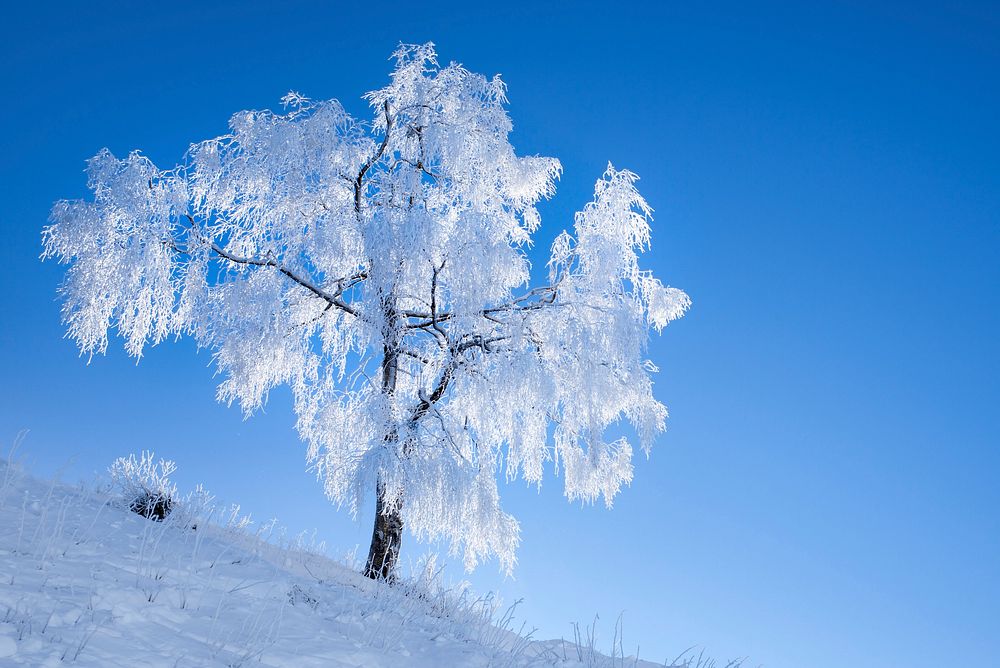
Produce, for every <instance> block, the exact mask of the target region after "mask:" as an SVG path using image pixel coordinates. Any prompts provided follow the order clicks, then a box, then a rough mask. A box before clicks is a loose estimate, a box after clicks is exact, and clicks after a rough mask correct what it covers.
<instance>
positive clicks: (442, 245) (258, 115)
mask: <svg viewBox="0 0 1000 668" xmlns="http://www.w3.org/2000/svg"><path fill="white" fill-rule="evenodd" d="M394 55H395V59H396V67H395V70H394V71H393V73H392V76H391V81H390V83H389V85H387V86H386V87H385V88H382V89H380V90H376V91H373V92H371V93H368V94H367V95H366V96H365V98H366V99H367V101H368V102H369V103H370V104H371V107H372V109H373V111H374V118H373V120H372V121H371V122H370V123H364V122H359V121H357V120H355V119H353V118H351V116H349V115H348V113H347V112H346V111H345V110H344V108H343V107H342V106H341V105H340V103H338V102H337V101H335V100H330V101H327V102H317V101H313V100H310V99H307V98H304V97H302V96H301V95H299V94H297V93H289V94H288V95H287V96H286V97H285V98H283V102H284V104H285V106H286V112H287V113H284V114H276V113H273V112H270V111H244V112H241V113H238V114H236V115H235V116H233V117H232V119H231V121H230V128H231V131H230V132H229V133H228V134H226V135H223V136H221V137H217V138H215V139H210V140H208V141H203V142H200V143H196V144H193V145H192V146H191V147H190V149H189V151H188V152H187V154H186V156H185V159H184V161H183V162H182V164H180V165H178V166H176V167H174V168H172V169H169V170H166V171H164V170H160V169H158V168H157V167H156V166H155V165H154V164H153V163H152V162H151V161H150V160H149V159H148V158H147V157H145V156H143V155H141V154H140V153H138V152H134V153H131V154H130V155H129V156H128V157H126V158H124V159H119V158H116V157H115V156H113V155H112V154H111V153H110V152H109V151H108V150H106V149H105V150H102V151H101V152H99V153H98V154H97V155H96V156H95V157H94V158H92V159H91V160H90V161H89V163H88V169H87V173H88V176H89V187H90V188H91V189H92V190H93V200H92V201H61V202H58V203H56V205H55V206H54V208H53V211H52V216H51V225H49V226H48V227H46V228H45V230H44V233H43V237H44V239H43V240H44V246H45V251H44V254H43V257H45V258H57V259H58V260H59V261H60V262H63V263H67V264H69V265H70V266H69V269H68V272H67V277H66V281H65V283H64V285H63V287H62V288H61V294H62V297H63V299H64V304H63V315H64V319H65V322H66V324H67V328H68V333H69V335H70V336H71V337H72V338H73V339H74V340H75V342H76V344H77V345H78V347H79V349H80V351H81V354H85V355H87V356H88V358H92V357H93V354H94V353H104V352H105V351H106V349H107V345H108V332H109V330H110V329H116V330H117V332H118V333H119V335H120V336H121V337H122V338H123V339H124V345H125V349H126V350H127V351H128V353H129V354H131V355H133V356H135V357H136V358H140V357H141V356H142V352H143V349H144V347H145V346H146V345H155V344H157V343H159V342H161V341H163V340H164V339H166V338H168V337H174V336H181V335H189V336H192V337H194V339H195V340H196V341H197V342H198V344H199V345H200V346H203V347H205V348H208V349H210V350H211V351H212V352H213V355H214V358H213V359H214V363H215V365H216V366H217V368H218V371H219V372H220V374H221V375H222V377H223V380H222V383H221V384H220V386H219V390H218V398H219V400H221V401H224V402H227V403H229V404H231V403H232V402H234V401H235V402H237V403H239V404H240V405H241V406H242V408H243V410H244V411H245V412H246V413H247V414H250V413H252V412H253V411H254V410H255V409H258V408H260V407H261V406H262V405H263V404H264V403H265V401H266V399H267V395H268V392H269V391H270V390H271V389H272V388H274V387H276V386H279V385H283V384H284V385H288V386H289V387H290V388H291V390H292V393H293V396H294V406H295V413H296V416H297V430H298V433H299V434H300V436H301V438H302V439H303V440H304V441H305V442H306V444H307V445H308V460H309V462H311V464H312V466H313V467H315V470H316V472H317V475H318V476H319V477H320V479H321V480H322V481H323V482H324V484H325V491H326V493H327V495H328V496H329V498H330V499H331V500H332V501H333V502H335V503H336V504H338V505H344V504H346V505H347V506H348V508H349V509H350V511H351V512H352V514H354V515H355V516H356V515H357V512H358V509H359V508H360V507H361V505H362V503H363V502H364V500H365V498H366V495H370V494H371V493H372V491H374V492H375V503H376V517H375V526H374V531H373V536H372V542H371V549H370V551H369V554H368V560H367V565H366V573H367V574H368V575H369V576H370V577H373V578H391V577H392V576H393V573H394V567H395V564H396V560H397V557H398V553H399V547H400V541H401V534H402V529H403V525H404V523H405V524H406V525H407V526H408V527H409V528H410V530H411V531H412V532H413V533H414V534H415V535H416V536H417V537H418V538H421V539H431V540H434V539H445V540H447V541H449V542H450V546H451V550H452V551H453V552H455V553H461V554H463V556H464V562H465V565H466V567H467V568H470V569H471V568H473V567H474V566H475V565H476V564H477V563H478V562H479V561H480V560H481V559H483V558H485V557H489V556H496V557H498V558H499V560H500V562H501V564H502V565H503V566H504V567H505V568H507V569H510V568H511V567H512V566H513V564H514V561H515V548H516V545H517V543H518V531H519V529H518V524H517V521H516V520H515V519H514V518H513V517H511V516H510V515H508V514H506V513H505V512H503V511H502V510H501V507H500V504H499V496H498V478H499V477H500V476H501V475H503V476H505V477H506V478H507V479H515V478H518V477H521V478H523V479H525V480H526V481H529V482H531V483H537V484H540V483H541V479H542V471H543V465H544V464H545V463H546V462H549V461H551V462H553V463H554V465H555V467H556V469H557V471H558V470H559V469H560V468H561V469H562V472H563V475H564V477H565V492H566V496H567V497H568V498H569V499H570V500H574V499H580V500H584V501H588V502H592V501H594V500H596V499H597V498H598V497H600V496H603V497H604V500H605V501H606V503H607V504H608V505H609V506H610V504H611V501H612V499H613V498H614V496H615V494H616V493H617V492H618V491H619V489H620V488H621V486H622V485H623V484H627V483H629V482H630V481H631V478H632V464H631V457H632V448H631V446H630V445H629V443H628V441H627V440H625V439H624V438H622V439H618V440H615V441H613V442H608V441H607V440H606V439H605V437H604V432H605V428H606V427H607V426H608V425H610V424H611V423H613V422H616V421H618V420H620V419H621V418H625V419H626V420H627V421H628V422H630V423H631V424H632V425H633V427H634V429H635V431H636V433H637V435H638V440H639V443H640V444H641V445H642V447H643V448H644V449H645V450H646V452H647V453H648V449H649V447H650V445H651V443H652V439H653V437H654V435H655V434H656V433H657V432H659V431H661V430H662V429H663V428H664V420H665V418H666V415H667V411H666V409H665V408H664V406H663V405H662V404H660V403H659V402H658V401H657V400H656V399H654V397H653V393H652V382H651V379H650V374H651V372H653V371H655V367H653V366H652V364H651V363H650V362H648V361H646V360H644V359H643V354H644V350H645V347H646V345H647V340H648V336H649V330H650V328H655V329H656V330H660V329H661V328H662V327H663V326H664V325H666V324H667V323H668V322H669V321H671V320H673V319H675V318H678V317H680V316H681V315H682V314H683V313H684V312H685V310H686V309H687V308H688V306H689V305H690V300H689V299H688V297H687V295H685V294H684V293H683V292H681V291H680V290H677V289H674V288H670V287H665V286H664V285H663V284H662V283H661V282H660V281H659V280H657V279H656V278H654V277H653V276H652V275H651V274H650V273H649V272H646V271H642V270H640V268H639V264H638V259H637V253H639V252H641V251H642V250H644V249H646V248H647V247H648V244H649V234H650V228H649V220H650V214H651V209H650V208H649V206H648V205H647V204H646V202H645V201H644V200H643V198H642V197H641V196H640V195H639V193H638V192H637V190H636V188H635V181H636V178H637V177H636V176H635V175H634V174H632V173H631V172H628V171H619V170H616V169H614V168H613V167H611V166H609V167H608V169H607V171H606V172H605V174H604V175H603V177H602V178H601V179H600V180H598V181H597V186H596V191H595V194H594V199H593V201H592V202H590V203H589V204H587V205H586V207H585V208H584V209H583V211H581V212H580V213H578V214H577V215H576V219H575V224H574V228H573V234H572V235H571V234H570V233H568V232H563V233H561V234H560V235H559V236H558V237H557V238H556V239H555V241H554V243H553V244H552V251H551V259H550V260H549V262H548V283H547V284H546V285H543V286H540V287H535V288H533V289H528V286H529V274H530V265H529V261H528V259H527V257H526V249H527V247H528V246H529V245H530V243H531V235H532V233H534V232H535V231H536V230H537V228H538V226H539V223H540V219H539V214H538V212H537V211H536V209H535V205H536V204H537V203H538V202H539V200H540V199H541V198H545V197H549V196H551V195H552V194H553V193H554V182H555V180H556V179H557V178H558V177H559V175H560V171H561V167H560V165H559V162H558V161H556V160H554V159H552V158H543V157H519V156H517V155H515V153H514V150H513V147H512V146H511V145H510V143H509V141H508V135H509V133H510V131H511V122H510V118H509V117H508V115H507V112H506V109H505V105H506V101H507V100H506V95H505V90H506V87H505V85H504V83H503V82H502V81H501V80H500V79H499V77H495V78H493V79H487V78H485V77H483V76H481V75H478V74H474V73H472V72H469V71H467V70H466V69H464V68H463V67H462V66H461V65H457V64H450V65H448V66H447V67H441V66H439V65H438V63H437V60H436V54H435V51H434V48H433V45H431V44H426V45H422V46H402V47H400V49H399V50H398V51H397V52H396V53H395V54H394ZM553 425H554V426H553ZM550 430H551V434H550ZM550 443H551V445H550Z"/></svg>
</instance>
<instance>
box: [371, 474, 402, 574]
mask: <svg viewBox="0 0 1000 668" xmlns="http://www.w3.org/2000/svg"><path fill="white" fill-rule="evenodd" d="M376 497H377V498H376V501H375V528H374V529H373V530H372V544H371V547H370V548H369V549H368V562H367V563H366V564H365V575H367V576H368V577H370V578H371V579H373V580H386V581H387V582H392V581H393V580H395V579H396V562H397V561H399V547H400V544H401V543H402V541H403V518H402V516H401V515H400V514H399V509H398V508H396V509H395V510H392V511H391V512H388V513H387V512H385V507H384V505H383V502H382V483H381V482H380V483H379V484H378V490H377V492H376Z"/></svg>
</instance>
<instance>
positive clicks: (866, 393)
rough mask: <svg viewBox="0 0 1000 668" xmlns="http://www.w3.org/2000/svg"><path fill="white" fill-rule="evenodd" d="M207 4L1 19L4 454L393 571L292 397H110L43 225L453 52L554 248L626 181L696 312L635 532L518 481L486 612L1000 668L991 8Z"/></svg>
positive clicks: (651, 263) (661, 257)
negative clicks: (142, 175) (150, 454)
mask: <svg viewBox="0 0 1000 668" xmlns="http://www.w3.org/2000/svg"><path fill="white" fill-rule="evenodd" d="M143 4H148V3H143ZM202 4H203V3H184V2H174V3H157V6H156V7H152V6H151V7H140V4H139V3H126V2H121V3H107V2H93V3H79V4H72V5H71V4H67V5H60V4H58V3H46V2H35V3H22V4H21V5H20V6H18V7H15V8H9V9H6V10H5V18H4V21H2V26H0V66H2V67H0V72H2V74H0V76H2V80H0V81H2V88H3V91H4V96H5V100H6V102H5V104H4V105H2V108H0V120H2V124H3V127H4V128H5V132H3V134H2V137H0V155H2V159H0V183H3V185H4V188H3V191H4V198H3V199H4V205H3V207H2V208H0V229H2V231H3V239H4V241H3V243H2V244H0V281H2V289H0V380H2V382H0V442H4V443H6V442H10V441H11V440H12V439H13V437H14V435H15V434H16V433H17V431H18V430H20V429H22V428H29V429H30V430H31V433H30V435H29V437H28V439H27V441H26V443H25V448H26V452H27V454H28V455H29V458H30V459H31V460H32V461H33V466H34V469H35V470H36V471H37V472H39V473H42V474H48V473H51V472H54V471H56V470H57V469H60V468H62V469H64V473H63V475H64V477H66V478H68V479H77V478H80V477H88V476H90V475H92V474H93V473H94V472H98V471H102V470H103V469H104V468H105V467H106V466H107V465H108V464H109V463H110V461H111V460H112V459H113V458H114V457H116V456H118V455H121V454H124V453H127V452H130V451H137V450H139V449H142V448H152V449H155V450H156V451H157V453H158V454H161V455H165V456H169V457H172V458H174V459H175V460H177V462H178V464H179V466H180V471H179V474H178V482H180V483H181V486H182V487H187V488H190V487H192V486H193V485H194V484H196V483H198V482H202V483H204V484H205V486H206V487H207V488H209V489H211V490H213V491H215V492H216V493H217V495H218V496H220V497H223V498H225V499H227V500H231V501H238V502H240V503H242V504H243V505H244V507H245V508H247V509H248V510H251V511H252V512H253V513H254V514H255V516H257V517H259V518H261V519H264V518H267V517H271V516H277V517H278V518H279V519H280V520H281V521H282V522H283V523H284V524H286V525H288V526H289V527H290V528H292V529H293V530H301V529H307V528H309V529H311V528H313V527H315V528H316V529H317V531H318V535H319V536H320V537H321V538H323V539H325V540H326V541H327V542H328V543H329V544H330V545H331V548H332V551H333V552H335V553H341V552H345V551H347V550H349V549H351V548H352V547H353V546H354V545H355V544H358V543H360V544H362V550H363V549H365V546H366V545H367V539H368V536H369V535H370V518H369V517H367V516H366V517H363V518H362V521H361V523H360V524H354V523H352V522H351V521H350V520H349V518H347V516H346V514H345V513H343V512H337V511H336V510H335V509H333V508H332V507H331V506H330V505H329V503H328V502H327V501H326V500H325V499H324V498H323V495H322V491H321V488H320V485H319V484H318V483H317V482H315V481H314V479H313V478H312V477H311V476H310V475H309V474H307V473H306V472H305V471H304V468H305V459H304V447H303V446H302V445H301V444H300V443H299V442H298V441H297V440H296V437H295V435H294V432H293V430H292V423H293V418H292V413H291V407H290V402H289V397H288V394H287V392H285V391H280V392H276V393H274V394H273V395H272V398H271V402H270V404H269V405H268V408H267V410H266V411H265V412H264V413H263V414H260V415H257V416H255V417H253V418H251V419H250V420H248V421H244V420H243V419H242V417H241V415H240V413H239V411H238V410H237V409H235V408H234V409H228V408H226V407H225V406H221V405H219V404H217V403H215V402H214V391H215V382H214V381H213V378H212V372H211V369H210V368H209V367H208V363H209V356H208V355H207V354H206V353H204V352H202V353H200V354H197V353H196V351H195V349H194V347H193V345H192V344H191V343H190V342H188V341H182V342H179V343H176V344H165V345H163V346H160V347H158V348H156V349H153V350H151V351H149V353H148V354H147V356H146V357H145V358H144V359H143V360H142V362H141V363H140V364H139V365H138V366H136V364H135V363H134V361H133V360H130V359H128V358H126V356H125V355H124V353H122V351H121V349H120V346H119V347H117V348H115V349H113V350H112V351H111V352H110V353H109V355H108V356H107V357H105V358H100V359H95V360H94V362H93V363H92V364H90V366H87V365H86V364H85V360H82V359H80V358H79V357H78V356H77V353H76V351H75V350H74V348H73V346H72V343H71V342H70V341H67V340H65V339H63V338H62V332H63V330H62V327H61V326H60V323H59V312H58V304H57V303H56V301H55V291H56V288H57V286H58V284H59V282H60V277H61V275H62V268H60V267H58V266H56V265H54V264H51V263H50V264H46V265H43V264H41V263H40V262H39V261H38V259H37V257H38V254H39V252H40V250H41V248H40V230H41V227H42V226H43V225H44V224H45V222H46V217H47V214H48V210H49V207H50V206H51V204H52V202H53V201H54V200H56V199H59V198H65V197H81V196H83V195H84V194H85V179H84V176H83V174H82V169H83V165H84V160H85V159H86V158H88V157H90V156H91V155H93V154H94V153H95V152H96V151H97V150H98V149H100V148H101V147H103V146H108V147H109V148H111V149H112V150H113V151H114V152H116V153H119V154H123V153H125V152H127V151H128V150H130V149H133V148H141V149H143V150H144V152H146V153H147V154H148V155H149V156H150V157H151V158H152V159H153V160H154V161H156V162H157V163H158V164H160V165H161V166H167V165H170V164H173V163H174V162H176V161H177V160H178V159H179V158H180V157H181V155H182V153H183V152H184V150H185V148H186V147H187V144H188V143H189V142H191V141H195V140H199V139H203V138H207V137H211V136H215V135H218V134H220V133H222V132H224V131H225V123H226V121H227V119H228V118H229V116H230V115H231V114H232V113H234V112H236V111H238V110H241V109H246V108H261V107H276V106H277V105H278V100H279V98H280V97H281V95H283V94H284V93H285V92H286V91H288V90H290V89H295V90H298V91H301V92H302V93H304V94H307V95H310V96H312V97H319V98H329V97H336V98H338V99H340V100H341V101H342V102H343V103H344V104H345V105H346V106H347V107H348V109H349V110H352V111H354V112H355V113H357V114H365V113H366V109H365V105H364V103H363V102H362V101H361V99H360V96H361V95H362V94H363V93H364V92H366V91H368V90H371V89H373V88H376V87H379V86H381V85H383V83H384V82H385V81H386V77H387V74H388V71H389V67H390V63H389V62H388V61H387V57H388V56H389V54H390V53H391V52H392V51H393V49H394V47H395V46H396V45H397V43H399V42H423V41H434V42H435V43H437V45H438V49H439V53H440V55H441V58H442V60H444V61H449V60H457V61H460V62H463V63H464V64H465V65H466V66H467V67H469V68H470V69H472V70H474V71H479V72H482V73H484V74H487V75H492V74H494V73H496V72H500V73H502V74H503V76H504V78H505V80H506V81H507V83H508V85H509V97H510V100H511V107H510V110H511V115H512V117H513V120H514V125H515V131H514V134H513V137H512V141H513V142H514V144H515V146H516V147H517V149H518V150H519V151H520V152H521V153H526V154H535V153H537V154H542V155H551V156H555V157H558V158H559V159H560V160H561V161H562V163H563V165H564V168H565V174H564V176H563V179H562V181H561V183H560V186H559V192H558V194H557V196H556V198H555V199H554V200H553V201H551V202H549V203H547V204H546V205H545V206H544V208H543V209H542V213H543V221H544V223H543V227H542V229H541V230H540V232H539V235H538V237H537V240H538V246H539V248H540V249H545V248H547V247H548V245H549V243H550V241H551V239H552V238H553V237H554V236H555V235H556V234H557V233H558V231H559V230H561V229H562V228H563V227H564V226H567V225H569V224H571V217H572V213H573V211H574V210H576V209H577V208H578V207H580V206H582V205H583V203H585V202H586V201H587V199H589V197H590V194H591V189H592V186H593V182H594V180H595V179H596V178H597V177H598V176H599V175H600V174H601V173H602V171H603V169H604V167H605V165H606V163H607V161H608V160H611V161H613V162H614V163H615V165H616V166H618V167H627V168H629V169H631V170H633V171H635V172H637V173H638V174H639V175H640V176H641V177H642V181H641V182H640V187H641V190H642V192H643V194H644V195H645V197H646V198H647V199H648V200H649V202H650V203H651V204H652V206H653V207H654V208H655V209H656V220H655V223H654V228H653V234H654V238H653V251H652V252H651V253H649V254H648V255H647V256H646V258H645V260H646V266H648V267H650V268H652V269H654V270H655V271H656V272H657V274H658V275H659V276H660V277H661V278H663V279H664V280H665V281H666V282H669V283H671V284H673V285H676V286H678V287H682V288H684V289H685V290H686V291H687V292H688V293H689V294H690V295H691V296H692V298H693V299H694V308H693V309H692V311H691V312H690V314H689V315H688V316H687V317H686V318H685V319H683V320H681V321H679V322H677V323H674V324H672V325H671V326H670V327H668V328H667V329H666V330H665V332H664V334H663V335H662V336H661V337H656V338H654V340H653V342H652V345H651V350H650V357H651V358H652V359H653V360H654V361H655V362H656V363H657V364H658V365H659V366H660V367H661V369H662V372H661V374H660V375H659V376H658V378H657V385H656V392H657V396H658V397H659V398H660V399H661V400H663V401H664V402H665V403H666V404H667V405H668V406H669V408H670V410H671V420H670V427H669V431H668V432H667V434H665V435H664V436H663V437H662V438H661V439H660V440H659V442H658V444H657V446H656V448H655V449H654V452H653V455H652V457H651V459H649V460H648V461H647V460H644V459H640V460H638V461H637V466H636V476H635V481H634V483H633V485H632V487H631V488H630V489H628V490H626V491H625V492H624V493H623V494H622V495H621V496H620V497H619V499H618V501H617V503H616V505H615V508H614V510H612V511H610V512H609V511H607V510H605V509H604V508H603V507H600V506H598V507H584V508H580V507H579V506H576V505H570V504H568V503H566V502H565V500H564V499H563V498H562V490H561V484H560V481H558V480H556V479H554V478H553V477H552V476H549V478H548V479H547V480H546V482H545V484H544V485H543V487H542V489H541V491H540V492H538V491H536V490H535V489H534V488H525V487H524V486H523V485H522V484H517V485H509V486H507V487H506V488H505V489H504V492H503V493H504V495H505V500H506V506H507V507H508V509H510V510H511V511H512V512H514V514H515V515H517V516H518V518H519V519H520V520H521V522H522V539H523V543H522V547H521V550H520V553H519V557H520V564H519V566H518V568H517V571H516V574H515V578H514V579H513V580H504V579H503V578H502V577H500V576H499V575H498V574H497V573H496V572H495V568H494V567H493V566H492V565H487V566H485V567H483V568H481V569H480V571H478V572H477V573H476V574H474V575H473V576H472V577H471V579H472V581H473V582H474V583H475V584H476V585H477V586H479V587H481V588H483V589H485V588H491V587H492V588H496V589H498V590H499V591H500V593H501V594H503V596H504V597H506V598H507V599H508V600H513V599H516V598H520V597H524V599H525V601H524V603H523V605H522V606H521V608H520V610H521V612H522V614H523V616H524V617H526V618H527V621H528V624H529V626H532V625H534V626H537V627H539V631H538V633H537V635H538V636H539V637H553V636H555V637H558V636H560V635H571V633H572V631H571V628H570V626H569V622H570V621H572V620H578V621H581V622H589V621H590V619H591V618H592V616H593V615H594V614H595V613H599V614H600V615H601V623H600V624H599V629H602V630H603V631H604V633H603V636H602V640H603V641H604V642H605V644H610V640H611V632H610V631H611V627H612V625H613V622H614V619H615V618H616V617H617V615H618V614H619V613H621V612H624V627H625V643H626V646H633V647H634V645H636V644H639V645H640V646H641V653H642V655H643V656H644V657H646V658H650V659H656V660H663V659H664V658H667V655H668V654H669V655H670V658H672V656H673V655H674V654H676V653H677V652H679V651H680V650H681V649H684V648H685V647H687V646H689V645H693V644H699V645H703V646H705V647H707V648H708V650H709V651H710V652H711V653H712V654H714V655H717V656H720V657H730V656H737V655H749V656H750V657H751V658H752V659H753V664H754V665H756V664H757V663H763V664H764V665H766V666H770V667H772V668H858V667H861V666H880V667H884V666H894V665H899V666H902V665H905V666H908V667H911V668H923V667H927V668H930V667H932V666H934V667H937V666H943V665H949V666H986V665H989V664H990V663H991V662H993V661H995V644H996V638H997V635H998V633H1000V572H998V571H1000V568H998V565H997V564H1000V485H998V484H997V481H996V473H997V471H998V469H1000V448H998V445H1000V425H998V418H997V410H996V404H997V400H998V399H1000V381H998V377H1000V374H998V372H1000V354H998V348H1000V346H998V341H1000V315H998V313H1000V309H998V306H1000V303H998V302H1000V297H998V288H1000V262H998V260H1000V257H998V255H1000V159H998V157H997V156H998V155H1000V152H998V149H1000V133H998V130H997V125H996V121H997V118H998V117H1000V85H998V84H1000V81H998V74H997V72H998V71H1000V12H998V10H997V9H996V8H995V7H990V6H989V5H986V4H984V5H982V6H978V5H975V4H966V3H949V5H952V6H951V7H950V8H949V9H947V10H944V9H940V8H938V7H937V4H938V3H921V4H913V3H907V4H905V5H904V4H902V3H901V4H899V5H895V6H893V5H882V4H878V3H862V2H840V3H835V4H824V5H817V4H812V3H810V6H809V7H808V8H804V7H799V6H798V5H795V4H788V5H780V4H771V3H767V4H760V5H757V6H756V7H754V8H752V9H751V8H749V7H746V6H744V5H743V4H742V3H733V4H726V5H723V4H718V5H713V6H711V7H709V6H695V5H694V4H693V3H667V2H663V3H646V4H644V3H605V4H590V3H572V4H571V3H565V4H560V3H524V4H521V5H515V4H504V5H503V6H496V7H493V8H488V9H487V8H483V7H481V6H480V5H481V3H466V4H449V3H446V2H435V3H408V4H402V3H400V4H396V3H392V2H379V3H374V4H371V5H365V4H364V3H360V2H353V3H339V2H338V3H333V2H330V3H318V2H317V3H303V2H286V3H282V4H281V5H280V6H277V5H276V6H273V7H269V6H267V4H265V3H253V2H239V3H236V2H233V3H211V6H202ZM204 4H206V5H207V4H209V3H204ZM538 257H539V258H541V255H539V256H538ZM539 264H541V263H539ZM405 550H406V551H405V552H404V559H405V558H412V559H415V558H417V557H418V556H419V555H420V554H421V552H422V551H423V550H424V547H423V546H419V545H416V544H415V543H414V542H413V541H412V540H410V541H409V542H408V544H407V546H406V548H405ZM454 575H455V576H458V575H460V573H458V572H457V571H456V572H455V573H454Z"/></svg>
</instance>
